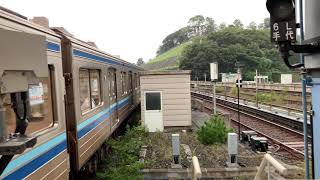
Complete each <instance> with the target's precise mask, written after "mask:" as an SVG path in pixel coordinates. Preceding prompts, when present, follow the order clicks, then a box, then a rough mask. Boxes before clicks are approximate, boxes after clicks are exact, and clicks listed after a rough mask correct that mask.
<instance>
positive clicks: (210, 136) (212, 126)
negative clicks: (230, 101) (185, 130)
mask: <svg viewBox="0 0 320 180" xmlns="http://www.w3.org/2000/svg"><path fill="white" fill-rule="evenodd" d="M229 132H232V129H230V128H227V127H226V125H225V123H224V121H223V119H222V118H221V116H219V115H213V116H212V117H211V118H210V120H209V121H206V122H205V124H204V125H203V126H202V127H201V128H200V129H199V130H198V131H197V135H198V136H197V138H198V140H199V141H200V142H201V143H202V144H206V145H207V144H223V143H225V142H226V140H227V136H228V133H229Z"/></svg>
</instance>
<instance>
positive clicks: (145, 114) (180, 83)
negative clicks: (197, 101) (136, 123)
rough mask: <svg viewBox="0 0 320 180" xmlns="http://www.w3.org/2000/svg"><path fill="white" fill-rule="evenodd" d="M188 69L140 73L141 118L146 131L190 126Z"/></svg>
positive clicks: (189, 72)
mask: <svg viewBox="0 0 320 180" xmlns="http://www.w3.org/2000/svg"><path fill="white" fill-rule="evenodd" d="M190 74H191V71H186V70H184V71H143V72H141V73H140V88H141V119H142V124H143V125H145V126H146V127H147V128H148V130H149V131H150V132H155V131H157V130H160V131H163V129H164V128H165V127H179V126H180V127H185V126H191V95H190Z"/></svg>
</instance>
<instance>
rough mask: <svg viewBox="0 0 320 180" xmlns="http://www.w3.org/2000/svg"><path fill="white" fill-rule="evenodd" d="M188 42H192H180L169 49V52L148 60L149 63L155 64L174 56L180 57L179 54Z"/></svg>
mask: <svg viewBox="0 0 320 180" xmlns="http://www.w3.org/2000/svg"><path fill="white" fill-rule="evenodd" d="M188 44H190V42H185V43H183V44H180V45H179V46H177V47H174V48H172V49H170V50H169V51H167V52H165V53H163V54H160V55H159V56H157V57H155V58H154V59H151V60H150V61H149V62H148V64H153V63H156V62H160V61H165V60H168V59H170V58H173V57H178V56H180V55H181V53H182V51H183V49H184V48H185V47H186V46H187V45H188Z"/></svg>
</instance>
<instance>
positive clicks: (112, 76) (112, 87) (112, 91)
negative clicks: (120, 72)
mask: <svg viewBox="0 0 320 180" xmlns="http://www.w3.org/2000/svg"><path fill="white" fill-rule="evenodd" d="M109 71H110V72H108V79H109V83H108V88H109V97H111V96H115V95H116V92H117V89H116V72H115V70H114V69H109Z"/></svg>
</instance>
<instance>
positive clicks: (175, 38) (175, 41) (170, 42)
mask: <svg viewBox="0 0 320 180" xmlns="http://www.w3.org/2000/svg"><path fill="white" fill-rule="evenodd" d="M188 40H189V37H188V28H187V27H184V28H181V29H179V30H178V31H176V32H174V33H171V34H169V35H168V36H167V37H166V38H164V40H163V41H162V45H161V46H160V47H159V49H158V51H157V55H160V54H162V53H164V52H166V51H168V50H169V49H171V48H174V47H176V46H177V45H180V44H182V43H184V42H186V41H188Z"/></svg>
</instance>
